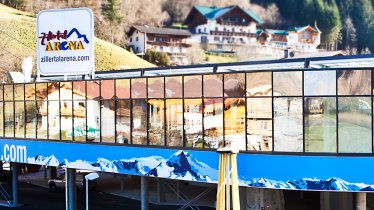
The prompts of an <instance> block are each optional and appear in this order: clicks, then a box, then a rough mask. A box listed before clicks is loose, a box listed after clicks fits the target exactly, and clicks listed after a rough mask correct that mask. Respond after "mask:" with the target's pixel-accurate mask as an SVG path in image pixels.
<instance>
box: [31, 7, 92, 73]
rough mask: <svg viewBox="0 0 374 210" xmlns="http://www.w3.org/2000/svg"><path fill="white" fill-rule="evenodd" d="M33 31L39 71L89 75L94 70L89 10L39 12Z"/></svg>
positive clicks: (90, 12) (90, 13)
mask: <svg viewBox="0 0 374 210" xmlns="http://www.w3.org/2000/svg"><path fill="white" fill-rule="evenodd" d="M36 33H37V36H36V37H37V65H38V71H39V72H40V74H42V75H77V74H89V73H90V72H91V71H92V70H93V69H94V60H95V59H94V42H93V39H94V26H93V14H92V11H91V10H90V9H88V8H76V9H61V10H44V11H41V12H40V13H39V14H38V17H37V32H36Z"/></svg>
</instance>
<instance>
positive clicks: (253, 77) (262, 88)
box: [247, 72, 272, 96]
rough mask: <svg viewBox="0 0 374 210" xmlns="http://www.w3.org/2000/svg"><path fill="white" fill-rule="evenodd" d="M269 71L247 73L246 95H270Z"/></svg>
mask: <svg viewBox="0 0 374 210" xmlns="http://www.w3.org/2000/svg"><path fill="white" fill-rule="evenodd" d="M271 89H272V87H271V72H256V73H247V96H271Z"/></svg>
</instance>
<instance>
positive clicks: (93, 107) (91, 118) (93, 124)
mask: <svg viewBox="0 0 374 210" xmlns="http://www.w3.org/2000/svg"><path fill="white" fill-rule="evenodd" d="M87 91H88V88H87ZM87 95H88V94H87ZM92 96H94V95H92ZM96 99H97V98H96ZM100 122H101V120H100V101H99V100H92V99H87V128H86V129H87V130H86V131H87V132H86V134H87V141H88V142H100ZM113 128H114V127H113Z"/></svg>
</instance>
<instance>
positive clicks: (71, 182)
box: [65, 168, 77, 210]
mask: <svg viewBox="0 0 374 210" xmlns="http://www.w3.org/2000/svg"><path fill="white" fill-rule="evenodd" d="M65 178H66V183H65V185H66V186H65V192H66V210H76V209H77V198H76V197H77V195H76V184H75V169H72V168H66V173H65Z"/></svg>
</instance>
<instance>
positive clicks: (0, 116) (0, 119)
mask: <svg viewBox="0 0 374 210" xmlns="http://www.w3.org/2000/svg"><path fill="white" fill-rule="evenodd" d="M3 110H4V106H3V102H2V101H0V136H4V115H3Z"/></svg>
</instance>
